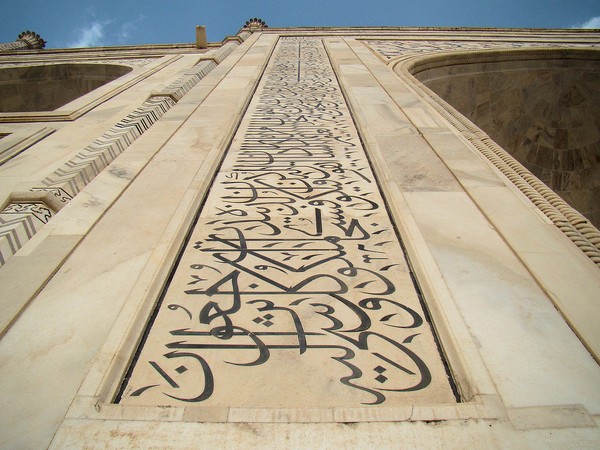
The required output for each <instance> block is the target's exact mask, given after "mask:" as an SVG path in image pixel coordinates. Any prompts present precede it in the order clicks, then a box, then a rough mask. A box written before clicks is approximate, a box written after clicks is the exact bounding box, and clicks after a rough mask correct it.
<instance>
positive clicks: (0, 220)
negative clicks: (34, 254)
mask: <svg viewBox="0 0 600 450" xmlns="http://www.w3.org/2000/svg"><path fill="white" fill-rule="evenodd" d="M42 225H44V222H43V221H42V220H41V219H39V218H38V217H37V216H36V215H35V214H33V213H32V212H25V213H23V214H12V213H6V214H5V213H4V211H3V212H2V213H0V265H4V263H5V262H6V260H7V259H8V258H10V257H11V256H12V255H13V254H15V253H16V252H17V250H19V249H20V248H21V247H22V246H23V245H24V244H25V243H26V242H27V241H28V240H29V239H31V238H32V237H33V235H34V234H35V233H36V232H37V231H38V229H39V228H41V227H42Z"/></svg>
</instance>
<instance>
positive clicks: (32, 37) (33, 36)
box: [18, 30, 46, 49]
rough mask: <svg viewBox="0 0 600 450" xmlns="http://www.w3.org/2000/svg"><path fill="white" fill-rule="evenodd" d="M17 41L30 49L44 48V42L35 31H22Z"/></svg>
mask: <svg viewBox="0 0 600 450" xmlns="http://www.w3.org/2000/svg"><path fill="white" fill-rule="evenodd" d="M18 40H20V41H24V42H26V43H27V45H28V46H29V48H30V49H39V48H44V47H45V46H46V41H45V40H43V39H42V38H41V37H40V35H39V34H37V33H36V32H35V31H29V30H27V31H23V32H22V33H20V34H19V36H18Z"/></svg>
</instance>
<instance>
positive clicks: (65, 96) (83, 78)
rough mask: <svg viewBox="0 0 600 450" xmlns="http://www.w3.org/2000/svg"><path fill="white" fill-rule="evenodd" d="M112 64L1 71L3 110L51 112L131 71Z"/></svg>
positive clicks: (52, 66) (0, 87)
mask: <svg viewBox="0 0 600 450" xmlns="http://www.w3.org/2000/svg"><path fill="white" fill-rule="evenodd" d="M130 71H131V68H130V67H124V66H116V65H108V64H103V65H100V64H48V65H44V66H31V67H13V68H9V69H2V70H0V112H30V111H51V110H53V109H56V108H58V107H60V106H63V105H65V104H67V103H69V102H70V101H72V100H75V99H76V98H78V97H80V96H82V95H84V94H87V93H88V92H91V91H93V90H94V89H96V88H99V87H100V86H102V85H104V84H106V83H108V82H110V81H112V80H114V79H116V78H119V77H120V76H122V75H125V74H126V73H128V72H130Z"/></svg>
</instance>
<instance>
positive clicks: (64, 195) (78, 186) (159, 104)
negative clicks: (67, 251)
mask: <svg viewBox="0 0 600 450" xmlns="http://www.w3.org/2000/svg"><path fill="white" fill-rule="evenodd" d="M239 44H240V43H239V42H238V41H232V42H228V43H227V44H225V45H223V47H221V48H220V49H219V50H217V51H216V52H215V54H214V55H211V58H210V59H208V60H202V61H200V62H199V63H198V64H196V65H195V66H194V67H192V68H190V69H188V70H186V71H185V72H184V73H183V74H182V75H181V76H180V77H179V78H177V79H176V80H175V81H173V82H172V83H171V84H169V85H168V86H167V87H166V88H165V89H164V90H163V91H161V92H160V93H157V94H153V95H151V96H150V97H149V98H148V99H147V100H146V101H144V103H142V105H140V106H139V107H138V108H136V109H135V110H134V111H132V112H131V113H129V114H128V115H127V116H126V117H124V118H123V119H121V120H120V121H119V122H118V123H116V124H115V125H114V126H112V127H111V128H109V129H108V130H107V131H105V132H104V133H102V135H101V136H100V137H98V138H97V139H95V140H94V141H93V142H92V143H91V144H89V145H87V146H86V147H85V148H83V149H82V150H81V151H80V152H79V153H78V154H77V155H75V156H74V157H73V158H71V159H70V160H69V161H67V162H66V163H64V164H63V165H62V167H60V168H58V169H57V170H56V171H54V173H52V174H51V175H49V176H48V177H46V178H45V179H44V180H42V181H41V183H40V185H38V186H36V187H33V188H31V189H30V191H32V192H38V191H47V192H50V193H52V194H53V195H54V196H55V197H57V198H58V199H59V200H60V202H61V203H68V202H69V201H70V200H71V199H72V198H73V197H75V196H76V195H77V194H78V193H79V192H80V191H81V190H82V189H83V188H84V187H85V186H86V185H87V184H88V183H90V182H91V181H92V180H93V179H94V178H95V177H96V176H97V175H98V174H99V173H100V172H102V170H104V169H105V168H106V167H107V166H108V165H109V164H110V163H111V162H112V161H113V160H114V159H115V158H116V157H117V156H119V155H120V154H121V153H123V151H125V149H126V148H127V147H129V146H130V145H131V144H132V143H133V142H134V141H135V140H136V139H138V138H139V137H140V136H141V135H142V134H144V133H145V132H146V131H147V130H148V129H149V128H150V127H151V126H152V125H154V123H156V122H157V121H158V120H159V119H160V118H161V117H162V116H163V115H164V114H165V113H166V112H167V111H168V110H169V109H171V107H173V106H174V105H175V104H176V103H177V101H178V100H179V99H181V97H183V96H184V95H185V94H186V93H187V92H189V91H190V89H192V88H193V87H194V86H195V85H196V84H197V83H198V82H199V81H200V80H202V78H204V77H205V76H206V75H207V74H208V73H210V72H211V71H212V70H213V69H214V68H215V67H217V64H218V63H220V62H221V61H222V60H223V59H225V57H227V55H229V54H230V53H231V52H232V51H233V50H234V49H235V48H236V47H237V46H238V45H239ZM42 204H43V203H42ZM15 205H17V204H16V203H11V204H9V205H8V206H7V207H6V208H4V210H2V211H0V266H1V265H3V264H4V263H5V262H6V260H7V259H8V258H9V257H10V256H12V255H13V254H14V253H16V252H17V250H19V248H21V247H22V246H23V245H24V244H25V242H27V241H28V240H29V239H30V238H31V237H32V236H33V235H34V234H35V233H36V232H37V230H38V228H39V227H41V226H42V225H43V223H42V222H39V224H37V223H36V222H35V219H36V217H35V215H34V212H33V210H31V211H22V212H21V213H20V214H19V216H18V218H17V217H7V216H10V214H15V212H14V211H15ZM45 206H46V207H47V209H48V211H49V213H50V215H49V218H50V217H51V216H52V215H54V213H56V211H52V210H51V209H50V208H48V205H45ZM17 209H18V208H17ZM11 211H13V212H12V213H11ZM34 223H36V225H38V226H37V227H36V226H34V225H33V224H34Z"/></svg>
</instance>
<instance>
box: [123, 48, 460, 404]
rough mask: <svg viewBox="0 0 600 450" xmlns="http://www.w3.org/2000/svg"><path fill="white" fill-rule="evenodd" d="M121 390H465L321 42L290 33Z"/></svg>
mask: <svg viewBox="0 0 600 450" xmlns="http://www.w3.org/2000/svg"><path fill="white" fill-rule="evenodd" d="M118 401H119V402H120V403H122V404H128V405H129V404H131V405H188V406H189V405H206V406H230V407H234V406H238V407H291V408H296V407H336V406H362V405H386V406H393V405H400V404H407V403H445V402H454V401H455V397H454V394H453V391H452V388H451V386H450V381H449V379H448V375H447V371H446V370H445V368H444V364H443V361H442V357H441V356H440V353H439V350H438V347H437V345H436V342H435V338H434V335H433V332H432V328H431V325H430V324H429V323H428V321H427V320H426V314H425V312H424V310H423V307H422V304H421V300H420V295H419V292H418V289H417V288H416V286H415V283H414V282H413V277H412V275H411V272H410V269H409V266H408V263H407V261H406V257H405V255H404V252H403V249H402V246H401V243H400V241H399V239H398V237H397V234H396V231H395V228H394V226H393V224H392V222H391V218H390V217H389V214H388V212H387V208H386V206H385V203H384V201H383V199H382V197H381V194H380V192H379V189H378V186H377V182H376V180H375V178H374V176H373V172H372V171H371V168H370V165H369V162H368V159H367V156H366V154H365V150H364V148H363V147H362V144H361V142H360V139H359V137H358V134H357V131H356V129H355V127H354V123H353V121H352V117H351V116H350V113H349V110H348V107H347V105H346V103H345V100H344V97H343V95H342V93H341V90H340V87H339V85H338V83H337V80H336V77H335V74H334V71H333V69H332V67H331V64H330V63H329V59H328V56H327V53H326V51H325V49H324V47H323V44H322V42H321V40H320V39H318V38H282V39H280V41H279V43H278V45H277V48H276V50H275V53H274V55H273V56H272V58H271V61H270V62H269V65H268V66H267V68H266V72H265V75H264V76H263V79H262V80H261V82H260V84H259V86H258V90H257V93H256V94H255V96H254V98H253V100H252V102H251V103H250V105H249V108H248V111H247V112H246V114H245V117H244V119H243V120H242V123H241V125H240V128H239V129H238V131H237V133H236V135H235V137H234V139H233V142H232V144H231V146H230V149H229V151H228V153H227V155H226V157H225V160H224V162H223V165H222V167H221V169H220V171H219V173H218V174H217V176H216V178H215V180H214V183H213V186H212V188H211V191H210V192H209V194H208V197H207V200H206V202H205V204H204V205H203V207H202V212H201V214H200V216H199V219H198V221H197V223H196V224H195V226H194V229H193V230H192V233H191V237H190V240H189V242H188V244H187V246H186V248H185V250H184V252H183V254H182V257H181V260H180V261H179V263H178V265H177V268H176V269H175V272H174V274H173V278H172V281H171V282H170V284H169V286H168V287H167V290H166V292H165V293H164V296H163V298H162V300H161V301H160V303H159V305H158V308H157V312H156V315H155V316H154V317H153V318H152V320H151V321H150V325H149V329H148V330H147V333H146V335H145V338H144V339H143V342H142V344H141V346H140V349H139V350H138V355H137V357H136V360H135V362H134V364H133V365H132V367H131V369H130V371H129V373H128V375H127V377H126V380H125V381H124V384H123V387H122V391H121V393H120V395H119V400H118Z"/></svg>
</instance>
